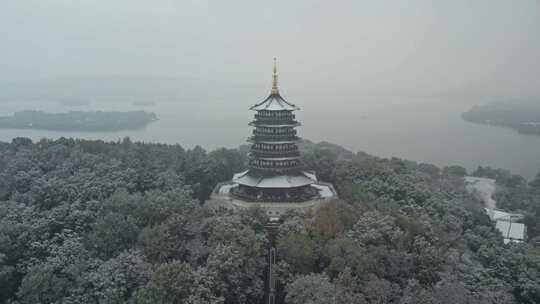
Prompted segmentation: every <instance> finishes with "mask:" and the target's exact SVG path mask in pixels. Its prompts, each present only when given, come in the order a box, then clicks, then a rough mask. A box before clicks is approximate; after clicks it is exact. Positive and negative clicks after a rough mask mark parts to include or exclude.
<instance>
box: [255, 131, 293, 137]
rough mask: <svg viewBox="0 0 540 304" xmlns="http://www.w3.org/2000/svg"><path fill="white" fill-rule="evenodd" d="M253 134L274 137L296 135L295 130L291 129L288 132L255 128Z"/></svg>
mask: <svg viewBox="0 0 540 304" xmlns="http://www.w3.org/2000/svg"><path fill="white" fill-rule="evenodd" d="M253 135H255V136H276V137H288V136H289V137H290V136H296V130H291V131H289V132H283V133H271V132H264V131H263V132H261V131H259V130H257V129H255V130H253Z"/></svg>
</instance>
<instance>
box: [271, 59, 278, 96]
mask: <svg viewBox="0 0 540 304" xmlns="http://www.w3.org/2000/svg"><path fill="white" fill-rule="evenodd" d="M272 94H279V90H278V81H277V64H276V57H274V75H273V76H272Z"/></svg>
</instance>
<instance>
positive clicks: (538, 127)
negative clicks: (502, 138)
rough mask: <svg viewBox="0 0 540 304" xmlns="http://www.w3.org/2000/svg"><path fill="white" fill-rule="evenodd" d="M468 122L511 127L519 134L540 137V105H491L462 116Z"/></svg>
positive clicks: (472, 109) (530, 103) (480, 107)
mask: <svg viewBox="0 0 540 304" xmlns="http://www.w3.org/2000/svg"><path fill="white" fill-rule="evenodd" d="M462 117H463V119H464V120H466V121H470V122H475V123H483V124H491V125H498V126H504V127H509V128H512V129H515V130H517V131H518V132H519V133H525V134H536V135H540V103H532V102H528V103H516V104H514V103H491V104H487V105H483V106H474V107H473V108H471V109H470V110H469V111H467V112H465V113H463V114H462Z"/></svg>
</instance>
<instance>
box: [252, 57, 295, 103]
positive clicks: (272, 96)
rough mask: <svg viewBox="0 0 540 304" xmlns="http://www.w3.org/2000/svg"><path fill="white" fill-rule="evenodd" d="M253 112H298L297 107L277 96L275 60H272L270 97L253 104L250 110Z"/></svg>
mask: <svg viewBox="0 0 540 304" xmlns="http://www.w3.org/2000/svg"><path fill="white" fill-rule="evenodd" d="M250 109H251V110H254V111H263V110H267V111H296V110H300V108H299V107H297V106H295V105H294V104H292V103H289V102H288V101H286V100H285V99H284V98H283V97H281V95H280V94H279V89H278V76H277V67H276V58H274V75H273V76H272V91H271V93H270V96H268V97H266V99H265V100H263V101H262V102H260V103H258V104H255V105H254V106H252V107H251V108H250Z"/></svg>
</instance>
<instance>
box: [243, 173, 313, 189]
mask: <svg viewBox="0 0 540 304" xmlns="http://www.w3.org/2000/svg"><path fill="white" fill-rule="evenodd" d="M233 182H235V183H238V184H241V185H244V186H249V187H258V188H295V187H301V186H306V185H311V184H313V183H316V182H317V178H316V177H315V176H314V175H313V174H309V173H308V172H301V173H300V174H295V175H277V176H263V175H258V174H252V173H251V172H250V171H249V170H247V171H244V172H240V173H237V174H235V175H234V177H233Z"/></svg>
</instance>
